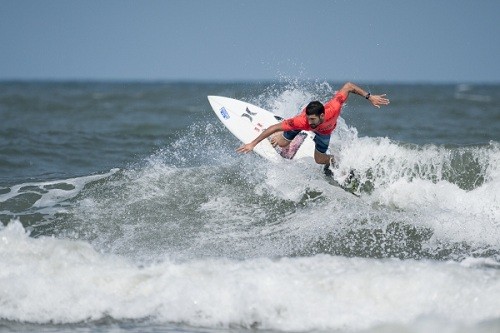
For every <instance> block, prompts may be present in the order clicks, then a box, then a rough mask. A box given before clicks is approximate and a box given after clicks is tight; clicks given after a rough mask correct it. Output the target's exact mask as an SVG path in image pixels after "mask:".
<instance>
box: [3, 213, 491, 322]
mask: <svg viewBox="0 0 500 333" xmlns="http://www.w3.org/2000/svg"><path fill="white" fill-rule="evenodd" d="M0 285H1V286H2V288H0V300H1V302H2V306H1V307H0V318H4V319H9V320H19V321H29V322H39V323H47V322H55V323H71V322H79V321H82V320H89V319H90V320H95V319H99V318H103V317H105V316H111V317H113V318H115V319H138V318H151V319H152V320H154V321H157V322H176V323H185V324H189V325H194V326H203V327H212V328H220V327H223V328H229V327H246V328H250V327H258V328H262V329H276V330H284V331H308V330H335V329H350V330H352V329H363V328H369V327H374V326H377V325H382V324H387V323H391V324H401V325H406V324H411V323H412V322H414V321H417V320H419V318H422V317H426V316H433V317H434V318H438V319H439V320H443V321H445V322H451V323H453V324H454V325H456V324H457V323H461V324H464V325H474V324H477V323H479V322H481V321H484V320H489V319H494V318H500V308H499V307H498V299H499V298H500V271H499V270H498V269H490V268H485V267H484V266H482V265H478V264H477V263H476V264H474V265H471V264H470V263H469V264H465V265H461V264H458V263H453V262H447V263H445V262H432V261H412V260H407V261H399V260H372V259H356V258H342V257H332V256H326V255H320V256H315V257H306V258H283V259H279V260H272V259H267V258H265V259H264V258H256V259H250V260H244V261H235V260H228V259H205V260H194V261H188V262H181V263H179V262H172V261H168V260H167V261H165V262H162V263H156V264H151V265H147V266H145V267H140V266H137V265H136V264H133V263H131V262H129V261H128V260H125V259H123V258H120V257H116V256H112V255H107V254H100V253H98V252H96V251H95V250H93V249H92V247H91V246H90V245H88V244H87V243H84V242H80V241H69V240H61V239H56V238H48V237H41V238H38V239H33V238H30V237H28V235H27V234H26V233H25V231H24V229H23V228H22V226H21V224H20V223H19V222H12V223H10V224H9V225H8V226H7V227H5V228H3V229H1V230H0Z"/></svg>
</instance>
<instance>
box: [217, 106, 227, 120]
mask: <svg viewBox="0 0 500 333" xmlns="http://www.w3.org/2000/svg"><path fill="white" fill-rule="evenodd" d="M219 111H220V114H221V115H222V118H224V119H229V113H227V111H226V108H225V107H221V108H220V110H219Z"/></svg>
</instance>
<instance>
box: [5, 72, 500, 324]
mask: <svg viewBox="0 0 500 333" xmlns="http://www.w3.org/2000/svg"><path fill="white" fill-rule="evenodd" d="M360 85H361V86H363V87H365V88H366V89H369V90H371V91H372V93H387V95H388V97H389V98H390V99H391V104H390V105H389V106H388V107H385V108H381V109H376V108H373V107H371V106H370V105H369V104H368V103H367V102H366V101H365V100H364V99H363V98H361V97H359V96H351V97H350V98H349V101H348V103H347V105H346V106H345V107H344V109H343V113H342V116H341V119H340V121H339V124H338V127H337V130H336V131H335V133H334V135H333V138H332V141H331V144H330V149H331V152H332V153H333V154H335V156H336V157H337V160H338V162H339V165H338V168H337V170H335V177H337V178H341V177H342V176H343V175H345V174H346V173H347V172H348V171H349V170H350V169H351V168H354V169H356V171H357V173H358V174H359V176H360V182H361V186H360V188H359V192H358V194H359V195H360V197H359V198H358V197H356V196H353V195H351V194H349V193H347V192H344V191H343V190H341V189H339V188H338V187H334V186H331V185H330V184H329V183H328V182H327V181H326V180H325V177H324V176H323V175H322V173H321V168H320V167H319V166H317V165H315V164H314V163H313V162H312V161H310V163H309V162H308V161H305V162H303V163H293V162H290V161H283V163H279V164H273V163H271V162H268V161H266V160H264V159H262V158H260V157H259V156H257V155H255V154H246V155H240V154H237V153H236V152H235V149H236V148H237V147H238V146H239V144H240V143H239V142H238V141H237V140H236V139H235V138H234V137H233V136H232V135H231V134H230V133H229V132H228V131H227V130H226V129H225V128H224V126H223V125H222V124H221V123H220V122H219V121H218V120H217V118H216V116H215V115H214V114H213V111H212V110H211V108H210V105H209V103H208V101H207V98H206V96H207V95H221V96H227V97H233V98H237V99H242V100H246V101H248V102H251V103H253V104H256V105H259V106H261V107H264V108H266V109H269V110H271V111H273V112H275V113H276V114H278V115H280V116H284V117H289V116H293V115H294V114H296V113H297V112H298V111H299V110H300V108H301V107H302V106H303V105H305V104H306V103H307V102H309V101H310V100H313V99H319V100H322V101H326V100H327V99H328V98H329V97H330V96H331V95H332V94H333V93H334V92H335V90H336V89H338V88H339V87H340V84H338V83H332V82H301V81H293V80H288V81H287V80H284V81H280V82H264V83H224V84H223V83H189V82H183V83H172V82H1V83H0V222H1V223H0V331H6V332H28V331H33V332H68V331H72V332H217V333H220V332H246V331H252V332H260V331H262V332H436V331H441V332H500V85H465V84H463V85H451V84H450V85H425V84H387V83H385V84H360Z"/></svg>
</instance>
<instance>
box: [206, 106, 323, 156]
mask: <svg viewBox="0 0 500 333" xmlns="http://www.w3.org/2000/svg"><path fill="white" fill-rule="evenodd" d="M208 101H209V102H210V105H211V106H212V109H213V110H214V112H215V114H216V115H217V117H218V118H219V120H220V121H221V122H222V123H223V124H224V126H226V127H227V129H228V130H229V131H230V132H231V133H232V134H233V135H234V136H235V137H237V138H238V139H239V140H240V141H241V142H243V143H249V142H251V141H252V140H253V139H255V138H256V137H257V136H258V135H259V134H260V133H261V132H262V131H264V130H265V129H266V128H268V127H269V126H271V125H274V124H276V123H278V122H280V121H281V120H282V118H281V117H278V116H276V115H275V114H273V113H272V112H269V111H267V110H264V109H262V108H260V107H258V106H255V105H253V104H250V103H247V102H243V101H239V100H237V99H233V98H228V97H221V96H208ZM313 138H314V134H313V133H311V132H307V131H302V132H301V133H299V134H298V135H297V136H296V137H295V139H293V141H292V142H291V143H290V145H289V146H288V147H287V148H284V149H281V148H279V147H277V148H274V147H273V146H272V145H271V143H270V141H269V140H263V141H261V142H260V143H259V144H258V145H257V146H256V147H255V148H254V151H255V152H256V153H257V154H259V155H260V156H262V157H264V158H266V159H268V160H270V161H275V162H277V161H280V160H282V159H283V158H285V159H294V160H297V159H302V158H314V147H315V144H314V141H313Z"/></svg>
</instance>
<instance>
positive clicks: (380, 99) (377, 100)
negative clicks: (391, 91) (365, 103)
mask: <svg viewBox="0 0 500 333" xmlns="http://www.w3.org/2000/svg"><path fill="white" fill-rule="evenodd" d="M385 96H386V94H383V95H371V96H370V98H369V100H370V102H372V104H373V106H374V107H376V108H380V106H381V105H388V104H389V103H390V101H389V99H388V98H386V97H385Z"/></svg>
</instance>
